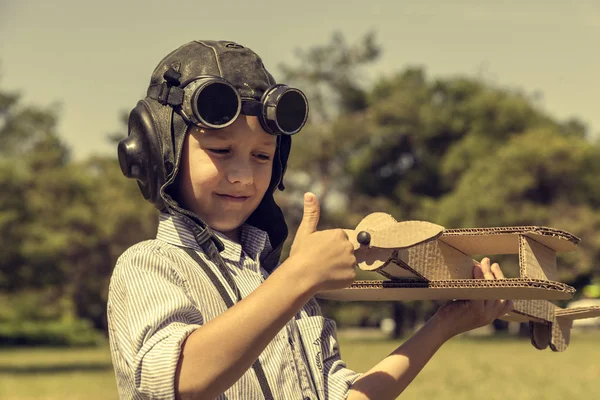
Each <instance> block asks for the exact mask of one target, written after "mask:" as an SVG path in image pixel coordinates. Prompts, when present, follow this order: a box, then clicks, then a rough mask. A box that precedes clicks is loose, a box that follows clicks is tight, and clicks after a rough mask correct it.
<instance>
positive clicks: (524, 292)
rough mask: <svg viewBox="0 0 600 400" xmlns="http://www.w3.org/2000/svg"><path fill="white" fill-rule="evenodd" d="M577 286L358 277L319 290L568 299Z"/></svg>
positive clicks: (353, 296) (349, 295) (375, 297)
mask: <svg viewBox="0 0 600 400" xmlns="http://www.w3.org/2000/svg"><path fill="white" fill-rule="evenodd" d="M574 291H575V290H574V289H573V288H572V287H571V286H569V285H566V284H564V283H561V282H552V281H546V280H540V279H520V278H510V279H498V280H485V279H449V280H437V281H423V280H419V279H414V280H405V281H397V280H393V281H378V280H372V281H355V282H354V283H353V284H352V285H351V286H350V287H348V288H346V289H339V290H332V291H326V292H321V293H318V294H317V297H318V298H322V299H330V300H340V301H398V300H452V299H465V300H466V299H524V300H531V299H538V300H565V299H569V298H571V296H572V295H573V293H574Z"/></svg>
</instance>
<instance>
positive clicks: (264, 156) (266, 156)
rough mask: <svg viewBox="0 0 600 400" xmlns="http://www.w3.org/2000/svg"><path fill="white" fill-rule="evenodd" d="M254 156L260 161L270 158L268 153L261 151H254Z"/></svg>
mask: <svg viewBox="0 0 600 400" xmlns="http://www.w3.org/2000/svg"><path fill="white" fill-rule="evenodd" d="M254 157H256V158H258V159H259V160H261V161H269V160H270V159H271V156H270V155H268V154H263V153H256V154H254Z"/></svg>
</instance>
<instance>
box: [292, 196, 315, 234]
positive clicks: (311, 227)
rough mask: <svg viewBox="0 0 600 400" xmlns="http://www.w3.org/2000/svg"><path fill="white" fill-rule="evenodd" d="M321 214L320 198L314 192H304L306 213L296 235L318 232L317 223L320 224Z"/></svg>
mask: <svg viewBox="0 0 600 400" xmlns="http://www.w3.org/2000/svg"><path fill="white" fill-rule="evenodd" d="M320 215H321V209H320V206H319V200H318V199H317V196H315V195H314V194H313V193H310V192H309V193H305V194H304V214H303V216H302V221H301V222H300V226H299V227H298V233H296V236H298V235H301V236H306V235H309V234H311V233H313V232H316V230H317V225H318V224H319V217H320Z"/></svg>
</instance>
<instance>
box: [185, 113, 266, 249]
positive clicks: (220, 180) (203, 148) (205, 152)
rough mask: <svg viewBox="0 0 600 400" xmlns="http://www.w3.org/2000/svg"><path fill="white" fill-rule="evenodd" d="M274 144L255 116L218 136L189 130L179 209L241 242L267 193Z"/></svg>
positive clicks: (243, 117) (213, 132)
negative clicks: (246, 225)
mask: <svg viewBox="0 0 600 400" xmlns="http://www.w3.org/2000/svg"><path fill="white" fill-rule="evenodd" d="M276 143H277V138H276V137H275V136H273V135H270V134H268V133H266V132H265V131H264V130H263V128H262V126H261V125H260V123H259V121H258V118H256V117H253V116H246V115H240V116H239V117H238V119H237V120H236V121H235V122H234V123H233V124H231V125H230V126H228V127H226V128H223V129H219V130H204V129H202V128H196V127H190V128H189V129H188V133H187V136H186V139H185V141H184V145H183V150H182V155H181V163H180V171H179V175H178V178H177V183H176V191H177V199H178V201H179V203H180V204H181V205H182V206H183V207H184V208H186V209H188V210H190V211H193V212H195V213H196V214H198V216H199V217H200V218H202V220H203V221H204V222H205V223H206V224H207V225H208V226H210V227H211V228H212V229H214V230H217V231H219V232H222V233H224V234H225V235H227V236H228V237H230V238H231V239H233V240H238V239H239V238H238V235H239V227H240V226H241V225H242V224H243V223H244V222H245V221H246V219H248V217H249V216H250V214H252V212H254V210H255V209H256V208H257V207H258V205H259V204H260V202H261V200H262V198H263V196H264V194H265V193H266V191H267V189H268V187H269V183H270V181H271V173H272V168H273V157H274V155H275V148H276Z"/></svg>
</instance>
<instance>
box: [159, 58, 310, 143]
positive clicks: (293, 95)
mask: <svg viewBox="0 0 600 400" xmlns="http://www.w3.org/2000/svg"><path fill="white" fill-rule="evenodd" d="M164 77H165V79H166V83H163V84H161V85H157V86H154V87H151V88H149V90H148V95H149V96H150V97H153V98H156V99H157V100H158V101H159V102H161V103H162V104H169V105H171V106H172V107H173V108H174V109H175V110H176V111H177V112H178V113H179V114H180V115H181V116H182V117H183V118H184V119H185V120H186V122H187V123H188V124H193V125H196V126H198V127H201V128H206V129H221V128H225V127H227V126H229V125H231V124H232V123H233V122H234V121H235V120H236V118H237V117H238V116H239V115H240V113H241V114H244V115H253V116H256V117H258V119H259V121H260V124H261V125H262V127H263V129H264V130H265V131H266V132H268V133H270V134H272V135H294V134H296V133H298V132H299V131H300V130H301V129H302V127H303V126H304V124H305V123H306V120H307V118H308V100H307V99H306V96H305V95H304V93H302V91H300V90H299V89H294V88H291V87H289V86H287V85H283V84H277V85H273V86H271V87H269V88H268V89H267V90H266V91H265V92H264V94H263V95H262V97H261V99H260V101H257V100H255V99H253V98H242V97H241V96H240V94H239V92H238V90H237V89H236V88H235V87H234V86H233V85H232V84H231V83H230V82H229V81H227V80H226V79H223V78H221V77H218V76H213V75H204V76H197V77H195V78H192V79H189V80H188V81H187V82H184V83H183V84H181V85H180V84H179V77H180V74H179V73H178V72H176V71H174V70H172V69H170V70H169V71H167V72H166V73H165V75H164Z"/></svg>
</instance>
